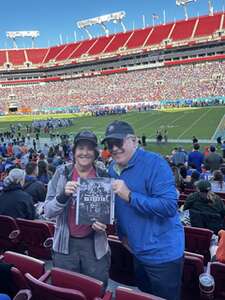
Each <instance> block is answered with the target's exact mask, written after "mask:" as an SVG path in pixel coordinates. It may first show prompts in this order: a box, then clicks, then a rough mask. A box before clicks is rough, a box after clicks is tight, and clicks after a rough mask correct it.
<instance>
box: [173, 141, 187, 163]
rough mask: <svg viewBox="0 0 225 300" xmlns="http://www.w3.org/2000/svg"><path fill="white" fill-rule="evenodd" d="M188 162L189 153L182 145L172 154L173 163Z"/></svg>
mask: <svg viewBox="0 0 225 300" xmlns="http://www.w3.org/2000/svg"><path fill="white" fill-rule="evenodd" d="M186 162H187V154H186V152H185V151H184V149H183V147H182V146H179V147H178V148H177V151H176V152H175V153H174V154H173V156H172V163H173V164H174V165H175V166H179V165H184V164H185V163H186Z"/></svg>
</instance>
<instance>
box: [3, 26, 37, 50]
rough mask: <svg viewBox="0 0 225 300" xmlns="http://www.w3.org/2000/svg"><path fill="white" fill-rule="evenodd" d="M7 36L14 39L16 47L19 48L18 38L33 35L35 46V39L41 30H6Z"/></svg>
mask: <svg viewBox="0 0 225 300" xmlns="http://www.w3.org/2000/svg"><path fill="white" fill-rule="evenodd" d="M6 36H7V37H8V38H9V39H12V40H13V45H14V48H17V44H16V38H25V37H31V38H32V47H34V39H36V38H37V37H39V36H40V32H39V31H37V30H32V31H24V30H22V31H6Z"/></svg>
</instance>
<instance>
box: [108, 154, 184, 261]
mask: <svg viewBox="0 0 225 300" xmlns="http://www.w3.org/2000/svg"><path fill="white" fill-rule="evenodd" d="M109 174H110V176H111V177H113V178H115V179H122V180H124V181H125V183H126V185H127V186H128V188H129V189H130V190H131V191H132V193H131V202H130V203H128V202H126V201H124V200H122V199H121V198H120V197H119V196H116V204H115V214H116V221H117V225H118V235H119V237H120V238H121V239H122V238H124V237H126V238H127V239H128V244H129V246H130V248H131V250H132V252H133V254H134V255H135V256H136V257H137V259H139V260H141V261H142V262H144V263H146V264H160V263H164V262H170V261H173V260H175V259H178V258H180V257H181V256H182V255H183V252H184V232H183V227H182V225H181V223H180V220H179V216H178V212H177V194H176V189H175V183H174V178H173V175H172V171H171V169H170V167H169V165H168V163H167V162H166V161H165V160H164V159H163V158H162V157H161V156H159V155H158V154H156V153H152V152H147V151H144V150H141V149H137V150H136V152H135V153H134V155H133V157H132V158H131V159H130V161H129V163H128V166H127V167H126V168H125V169H124V170H123V171H122V172H121V174H120V175H118V174H117V172H116V170H115V162H112V164H111V165H110V169H109Z"/></svg>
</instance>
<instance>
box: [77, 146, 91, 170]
mask: <svg viewBox="0 0 225 300" xmlns="http://www.w3.org/2000/svg"><path fill="white" fill-rule="evenodd" d="M74 158H75V162H76V165H77V166H80V167H83V168H84V167H85V168H88V167H90V168H91V167H92V165H93V162H94V160H95V148H94V145H93V144H92V143H91V142H89V141H80V142H78V144H77V146H76V149H75V153H74Z"/></svg>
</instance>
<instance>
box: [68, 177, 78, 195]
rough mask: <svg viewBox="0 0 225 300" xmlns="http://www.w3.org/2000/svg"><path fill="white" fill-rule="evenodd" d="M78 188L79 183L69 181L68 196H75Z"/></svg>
mask: <svg viewBox="0 0 225 300" xmlns="http://www.w3.org/2000/svg"><path fill="white" fill-rule="evenodd" d="M77 187H78V182H77V181H68V182H67V183H66V185H65V194H66V196H71V195H73V194H74V193H75V192H76V190H77Z"/></svg>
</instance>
